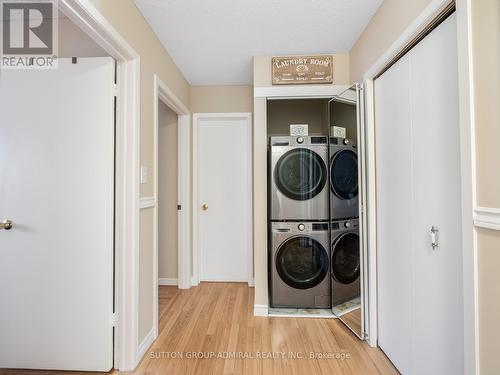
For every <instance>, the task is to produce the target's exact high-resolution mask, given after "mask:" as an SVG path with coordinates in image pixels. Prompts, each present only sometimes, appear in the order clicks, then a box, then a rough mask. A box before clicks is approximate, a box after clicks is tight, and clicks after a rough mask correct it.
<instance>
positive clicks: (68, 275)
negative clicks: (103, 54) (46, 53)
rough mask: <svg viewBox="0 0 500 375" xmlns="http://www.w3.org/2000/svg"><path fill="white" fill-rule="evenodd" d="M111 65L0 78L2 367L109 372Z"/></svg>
mask: <svg viewBox="0 0 500 375" xmlns="http://www.w3.org/2000/svg"><path fill="white" fill-rule="evenodd" d="M113 77H114V62H113V60H112V59H111V58H79V59H78V63H77V64H72V62H71V59H59V68H58V69H56V70H43V71H41V70H23V71H20V70H9V71H2V74H1V77H0V79H1V85H0V113H1V116H2V119H1V121H0V134H1V136H0V221H3V220H4V219H10V220H12V221H13V227H12V229H10V230H0V300H1V308H0V368H3V367H8V368H37V369H59V370H95V371H108V370H110V369H111V368H112V367H113V327H112V312H113V231H114V224H113V205H114V203H113V201H114V197H113V195H114V125H113V116H114V111H113V95H114V94H113Z"/></svg>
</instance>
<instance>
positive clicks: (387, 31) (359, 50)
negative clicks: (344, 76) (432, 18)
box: [350, 0, 431, 82]
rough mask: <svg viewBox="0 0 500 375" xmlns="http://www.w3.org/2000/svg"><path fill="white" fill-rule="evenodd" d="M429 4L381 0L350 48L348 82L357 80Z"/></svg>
mask: <svg viewBox="0 0 500 375" xmlns="http://www.w3.org/2000/svg"><path fill="white" fill-rule="evenodd" d="M430 3H431V0H385V1H384V2H383V3H382V5H381V6H380V8H379V9H378V10H377V12H376V13H375V15H374V16H373V18H372V19H371V20H370V22H369V23H368V25H367V26H366V28H365V30H364V31H363V33H362V34H361V36H360V37H359V39H358V41H357V42H356V44H354V46H353V48H352V49H351V52H350V59H351V69H350V70H351V82H361V80H362V77H363V74H364V73H365V72H366V71H367V70H368V69H369V68H370V67H371V66H372V65H373V64H374V63H375V62H376V61H377V59H378V58H379V57H380V56H381V55H382V54H383V53H384V52H385V51H386V50H387V49H388V48H389V47H390V46H391V44H392V43H394V42H395V41H396V39H397V38H398V37H399V36H400V35H401V34H402V33H403V31H404V30H405V29H406V28H407V27H408V26H409V25H410V24H411V23H412V22H413V21H414V20H415V19H416V18H417V16H418V15H419V14H420V13H421V12H422V11H423V10H424V8H425V7H426V6H427V5H429V4H430Z"/></svg>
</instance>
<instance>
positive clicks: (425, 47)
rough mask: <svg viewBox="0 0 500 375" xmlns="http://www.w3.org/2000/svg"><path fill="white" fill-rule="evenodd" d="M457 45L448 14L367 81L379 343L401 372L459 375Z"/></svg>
mask: <svg viewBox="0 0 500 375" xmlns="http://www.w3.org/2000/svg"><path fill="white" fill-rule="evenodd" d="M456 44H457V43H456V20H455V15H452V16H450V17H449V18H447V19H446V20H445V21H444V22H443V23H441V24H440V25H439V26H438V27H437V28H436V29H435V30H433V31H432V32H431V33H430V34H429V35H428V36H427V37H425V38H424V39H423V40H422V41H421V42H420V43H419V44H418V45H417V46H415V47H414V48H413V49H412V50H411V51H410V52H408V53H407V54H406V55H405V56H404V57H403V58H402V59H401V60H400V61H398V62H397V63H396V64H395V65H394V66H392V67H391V68H390V69H389V70H388V71H387V72H385V73H384V74H383V75H382V76H381V77H380V78H378V79H377V80H376V81H375V103H376V104H375V117H376V118H375V120H376V153H377V160H376V163H377V175H378V176H377V213H378V223H377V232H378V255H379V258H378V308H379V310H378V313H379V345H380V347H381V348H382V349H383V350H384V351H385V352H386V354H387V355H388V356H389V358H390V359H391V360H392V361H393V363H394V364H395V365H396V367H397V368H398V369H399V371H400V372H401V373H402V374H413V375H420V374H425V375H433V374H436V375H438V374H439V375H448V374H449V375H453V374H459V373H462V372H463V329H462V327H463V306H462V281H461V280H462V277H461V259H462V243H461V219H460V218H461V208H460V205H461V200H460V194H461V190H460V184H461V181H460V138H459V134H460V127H459V118H458V113H459V111H458V68H457V47H456ZM432 228H435V229H436V230H437V231H438V232H437V237H436V244H437V247H435V248H433V246H432V239H433V238H432V235H431V229H432Z"/></svg>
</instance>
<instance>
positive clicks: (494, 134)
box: [471, 0, 500, 375]
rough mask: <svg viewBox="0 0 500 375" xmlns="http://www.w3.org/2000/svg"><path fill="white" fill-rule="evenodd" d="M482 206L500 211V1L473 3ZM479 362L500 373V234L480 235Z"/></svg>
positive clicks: (484, 370) (487, 374)
mask: <svg viewBox="0 0 500 375" xmlns="http://www.w3.org/2000/svg"><path fill="white" fill-rule="evenodd" d="M471 6H472V9H471V20H472V59H473V60H472V64H473V80H474V92H473V95H474V120H475V124H474V125H475V131H476V133H475V137H476V185H477V188H476V189H477V190H476V194H477V197H476V201H477V202H476V203H477V205H478V206H482V207H491V208H497V209H499V208H500V168H499V166H498V164H499V160H500V148H499V147H498V142H499V140H500V106H499V103H500V2H499V1H498V0H474V1H472V2H471ZM477 258H478V291H479V293H478V299H479V313H478V315H479V316H478V319H479V363H480V371H481V372H480V373H481V375H494V374H495V375H496V374H500V356H499V354H498V348H499V344H498V337H500V325H499V324H498V319H499V317H500V273H499V272H498V270H499V269H500V232H499V231H492V230H487V229H479V230H478V231H477Z"/></svg>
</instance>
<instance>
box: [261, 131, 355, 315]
mask: <svg viewBox="0 0 500 375" xmlns="http://www.w3.org/2000/svg"><path fill="white" fill-rule="evenodd" d="M268 180H269V190H268V191H269V294H270V304H271V307H273V308H299V309H307V308H315V309H318V308H330V307H332V306H336V305H338V304H339V303H344V302H345V301H348V300H350V299H352V298H356V296H359V288H360V283H359V273H360V261H359V233H358V219H357V218H358V168H357V151H356V145H355V144H354V143H352V142H351V141H350V140H349V139H343V138H334V137H326V136H271V137H270V138H269V179H268Z"/></svg>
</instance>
